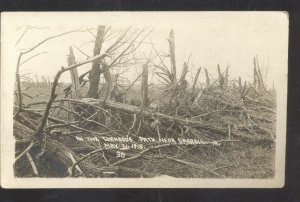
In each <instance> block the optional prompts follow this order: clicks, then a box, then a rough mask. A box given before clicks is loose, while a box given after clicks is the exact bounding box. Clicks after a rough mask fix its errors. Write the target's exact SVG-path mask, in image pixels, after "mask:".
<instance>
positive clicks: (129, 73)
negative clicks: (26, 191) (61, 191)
mask: <svg viewBox="0 0 300 202" xmlns="http://www.w3.org/2000/svg"><path fill="white" fill-rule="evenodd" d="M288 19H289V16H288V13H286V12H188V11H181V12H4V13H2V14H1V186H3V187H6V188H47V187H48V188H85V187H86V188H98V187H102V188H127V187H144V188H155V187H165V188H167V187H170V188H171V187H178V188H184V187H189V188H193V187H195V188H196V187H202V188H205V187H207V188H209V187H214V188H223V187H234V188H243V187H249V188H252V187H253V188H254V187H266V188H271V187H282V186H284V172H285V140H286V108H287V76H288V25H289V20H288Z"/></svg>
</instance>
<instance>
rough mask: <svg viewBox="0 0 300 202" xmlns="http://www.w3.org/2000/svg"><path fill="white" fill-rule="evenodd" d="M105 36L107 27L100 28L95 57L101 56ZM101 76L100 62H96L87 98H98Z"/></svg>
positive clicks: (90, 75) (90, 76)
mask: <svg viewBox="0 0 300 202" xmlns="http://www.w3.org/2000/svg"><path fill="white" fill-rule="evenodd" d="M104 35H105V26H104V25H100V26H98V32H97V36H96V41H95V46H94V56H96V55H99V54H100V51H101V48H102V44H103V39H104ZM100 74H101V69H100V60H95V61H94V62H93V63H92V70H91V72H90V74H89V81H90V86H89V91H88V93H87V97H91V98H98V88H99V87H98V86H99V81H100Z"/></svg>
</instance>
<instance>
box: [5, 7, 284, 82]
mask: <svg viewBox="0 0 300 202" xmlns="http://www.w3.org/2000/svg"><path fill="white" fill-rule="evenodd" d="M1 18H2V19H1V25H2V26H1V34H2V37H1V38H2V49H1V51H2V53H3V54H2V57H1V60H2V64H3V65H2V70H5V71H10V72H13V71H15V67H16V63H17V55H18V52H19V49H22V48H29V47H32V46H33V45H35V44H37V43H38V42H40V41H41V40H43V39H44V38H46V37H49V36H52V35H57V34H59V33H63V32H66V31H69V30H73V29H76V28H79V27H82V26H88V27H97V25H107V26H110V25H111V26H112V28H115V29H119V28H122V27H126V26H129V25H133V26H134V28H142V27H144V26H151V27H153V28H154V30H153V32H152V34H151V38H152V41H153V42H154V44H155V46H156V48H157V49H158V50H161V51H164V52H167V51H168V41H167V40H166V38H168V36H169V32H170V29H171V28H173V29H174V33H175V43H176V61H177V66H178V72H179V74H180V73H181V67H182V64H183V62H184V61H186V60H187V58H188V56H189V55H190V54H191V53H192V55H191V58H190V63H191V66H194V68H193V69H191V70H190V72H189V74H188V79H189V78H191V77H192V76H193V74H194V73H195V71H196V69H197V68H198V67H200V66H201V67H204V68H207V69H208V71H209V72H210V73H211V74H212V75H213V76H214V75H216V74H217V69H216V67H217V64H220V66H221V68H223V69H225V67H226V66H227V65H229V66H230V69H229V74H230V76H231V77H237V76H242V78H243V79H247V80H252V74H253V73H252V71H253V57H254V56H255V55H257V56H258V59H259V63H260V65H261V66H262V67H263V68H264V70H266V69H268V75H267V76H268V78H267V81H268V84H269V85H270V84H271V83H272V81H273V80H275V82H276V80H277V77H278V76H282V74H284V75H286V73H287V60H288V15H287V14H286V13H284V12H104V13H103V12H102V13H79V12H72V13H4V14H2V17H1ZM24 25H31V26H37V27H48V28H47V29H41V30H36V29H31V30H28V31H27V32H26V34H25V35H24V36H23V38H22V40H21V41H20V42H19V43H18V45H17V46H15V44H16V42H17V40H18V39H19V38H20V36H21V35H22V33H23V31H24V27H22V26H24ZM93 32H94V33H96V30H94V31H93ZM90 40H93V36H92V35H91V34H89V33H74V34H69V35H65V36H63V37H60V38H57V39H53V40H51V41H48V42H47V43H45V44H44V45H42V46H41V47H39V48H38V49H37V50H35V51H34V52H33V53H32V54H30V55H28V56H26V57H25V58H28V57H30V56H31V55H34V54H37V53H40V52H44V51H46V52H47V54H43V55H40V56H38V57H36V58H34V59H32V60H31V61H29V62H27V63H26V64H24V65H23V66H22V67H21V73H30V74H31V75H32V76H34V75H39V76H41V75H46V76H50V77H51V78H52V77H53V76H54V75H55V73H56V72H57V71H58V70H59V68H60V67H61V66H65V65H66V64H67V55H68V48H69V46H71V45H76V46H79V45H81V44H82V43H84V42H87V41H90ZM146 40H148V39H146ZM148 41H149V40H148ZM143 48H145V49H147V47H146V46H145V47H143ZM85 51H86V52H87V53H89V54H90V55H92V52H93V44H90V45H87V46H85ZM75 57H76V59H77V60H84V59H86V57H85V56H84V55H82V54H81V53H79V52H77V51H75ZM166 61H168V60H166ZM90 67H91V65H88V66H85V67H80V68H79V72H80V73H81V72H85V71H86V70H88V69H89V68H90ZM203 73H204V72H203V71H202V77H201V79H202V81H203V82H204V77H203ZM130 74H132V72H130V71H129V72H128V73H127V75H128V76H129V77H132V78H133V76H131V75H130ZM62 80H63V81H70V75H69V74H65V75H63V77H62Z"/></svg>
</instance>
